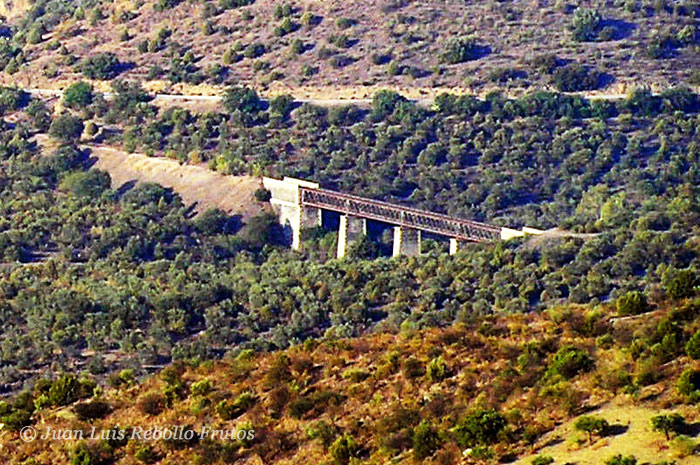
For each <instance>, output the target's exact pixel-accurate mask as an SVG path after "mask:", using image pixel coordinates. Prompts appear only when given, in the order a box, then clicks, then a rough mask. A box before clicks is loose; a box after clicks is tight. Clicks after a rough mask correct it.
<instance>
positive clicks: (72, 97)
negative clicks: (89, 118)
mask: <svg viewBox="0 0 700 465" xmlns="http://www.w3.org/2000/svg"><path fill="white" fill-rule="evenodd" d="M92 98H93V93H92V86H91V85H90V84H88V83H87V82H84V81H79V82H76V83H74V84H71V85H70V86H68V88H67V89H66V90H65V92H64V93H63V104H64V105H65V106H67V107H68V108H73V109H80V108H85V107H86V106H88V105H90V104H91V103H92Z"/></svg>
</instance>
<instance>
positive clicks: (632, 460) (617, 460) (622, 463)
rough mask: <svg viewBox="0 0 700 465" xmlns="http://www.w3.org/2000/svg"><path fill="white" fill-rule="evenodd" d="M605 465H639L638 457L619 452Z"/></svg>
mask: <svg viewBox="0 0 700 465" xmlns="http://www.w3.org/2000/svg"><path fill="white" fill-rule="evenodd" d="M605 465H637V458H636V457H635V456H634V455H626V456H622V454H617V455H615V456H613V457H610V458H609V459H608V460H606V461H605Z"/></svg>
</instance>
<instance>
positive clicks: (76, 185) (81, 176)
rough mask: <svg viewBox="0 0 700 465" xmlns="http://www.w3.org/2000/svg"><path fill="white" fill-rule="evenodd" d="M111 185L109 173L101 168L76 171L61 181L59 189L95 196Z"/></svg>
mask: <svg viewBox="0 0 700 465" xmlns="http://www.w3.org/2000/svg"><path fill="white" fill-rule="evenodd" d="M111 185H112V178H110V176H109V173H107V172H106V171H101V170H90V171H78V172H77V173H71V174H69V175H67V176H66V177H65V178H63V181H61V186H60V187H61V190H63V191H67V192H70V193H72V194H73V195H76V196H78V197H88V198H96V197H99V196H100V195H101V194H102V193H103V192H104V191H106V190H107V189H109V188H110V187H111Z"/></svg>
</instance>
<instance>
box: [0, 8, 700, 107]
mask: <svg viewBox="0 0 700 465" xmlns="http://www.w3.org/2000/svg"><path fill="white" fill-rule="evenodd" d="M580 6H581V9H579V10H578V11H577V10H576V7H577V3H576V2H569V3H567V2H554V1H551V0H539V1H521V0H518V1H504V2H486V1H478V2H461V1H452V0H451V1H447V2H446V1H438V0H430V1H420V2H418V1H412V0H381V1H373V0H371V1H370V0H351V1H342V2H341V1H324V2H317V1H290V2H279V1H273V0H256V1H252V0H222V1H220V2H213V1H206V2H189V1H180V0H158V1H153V0H148V1H139V2H133V1H118V2H114V1H108V0H103V1H93V2H89V3H86V4H85V5H84V6H80V7H78V6H76V4H73V3H72V2H70V3H67V2H63V1H61V0H47V1H42V2H39V3H36V4H35V5H33V7H32V9H31V10H30V11H29V12H27V13H25V14H24V16H23V17H22V19H20V18H21V16H17V15H15V17H14V18H13V19H12V20H11V21H10V22H9V24H11V25H13V26H15V29H14V34H13V36H12V39H11V40H9V41H8V43H7V44H6V45H5V46H4V47H3V49H2V51H1V52H0V55H2V57H0V58H1V59H0V65H1V66H2V67H4V68H5V76H4V83H6V84H9V83H20V84H21V85H25V86H29V85H31V86H32V87H54V86H65V85H66V83H69V82H72V81H75V80H77V79H79V78H81V77H86V76H87V77H90V78H95V79H111V78H113V77H114V76H117V75H118V76H120V77H122V78H126V79H138V80H139V81H142V82H144V81H151V82H152V83H151V84H149V85H146V86H147V87H149V86H150V87H158V88H160V89H164V90H168V89H170V90H171V91H173V90H174V91H176V92H183V91H185V92H186V90H185V89H183V87H182V86H183V85H197V84H203V83H204V84H206V86H205V87H203V88H200V89H199V90H198V91H197V92H212V91H213V89H212V87H211V86H217V85H222V84H232V83H235V84H247V85H251V86H254V87H256V88H257V89H258V90H261V91H264V90H266V89H267V90H270V91H272V92H286V93H292V94H295V92H296V91H297V89H299V92H300V94H301V95H300V97H301V96H307V97H311V96H315V97H317V98H319V97H320V98H333V97H334V95H335V94H339V95H345V96H348V93H349V94H350V95H349V96H355V97H363V98H364V97H368V96H370V95H371V92H367V91H363V87H365V86H376V87H380V88H381V87H388V88H394V89H397V90H398V89H406V90H410V89H424V90H425V92H426V93H431V94H434V91H432V90H431V89H435V88H439V89H443V90H444V89H463V90H468V91H471V92H483V91H484V90H485V89H490V88H504V89H509V91H511V92H516V93H517V92H521V91H522V90H525V89H529V88H543V87H553V88H558V89H559V90H582V91H589V90H590V91H601V92H613V93H619V92H623V93H624V90H625V88H627V87H629V86H630V85H642V84H645V85H651V86H653V87H657V88H661V89H663V88H667V87H669V86H672V85H679V84H688V83H691V84H695V85H697V84H698V83H699V82H698V79H700V77H699V76H698V75H697V73H695V72H694V71H693V70H696V69H697V67H698V63H699V62H698V60H699V56H700V55H699V54H698V47H699V46H700V45H699V42H698V41H699V40H700V39H699V37H700V34H698V15H699V12H700V7H698V5H697V3H695V2H692V1H682V2H672V1H668V0H661V1H658V2H654V3H653V4H652V3H651V2H640V1H628V2H616V3H613V2H581V4H580ZM13 12H15V13H17V12H20V13H21V12H22V9H21V8H19V7H18V8H17V9H16V10H13ZM109 54H113V55H109ZM93 60H94V61H93ZM86 63H88V64H87V65H86ZM93 65H96V66H98V67H100V66H106V68H105V69H103V70H102V71H97V72H93V71H90V70H89V69H88V68H91V67H92V66H93ZM577 66H579V67H577ZM581 66H582V67H583V68H581ZM107 68H109V69H107ZM96 69H97V68H94V70H96ZM570 76H576V78H575V79H573V80H570V79H568V77H570ZM158 83H160V84H158ZM347 89H350V90H351V91H350V92H348V91H347ZM328 94H330V95H328Z"/></svg>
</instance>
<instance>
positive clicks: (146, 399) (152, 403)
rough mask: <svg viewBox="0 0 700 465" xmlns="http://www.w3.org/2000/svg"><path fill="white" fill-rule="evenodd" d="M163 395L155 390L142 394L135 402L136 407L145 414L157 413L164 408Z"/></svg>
mask: <svg viewBox="0 0 700 465" xmlns="http://www.w3.org/2000/svg"><path fill="white" fill-rule="evenodd" d="M165 405H166V400H165V397H164V396H163V395H162V394H160V393H157V392H151V393H148V394H144V395H143V396H141V398H140V399H139V400H138V402H137V407H138V409H139V410H140V411H141V412H142V413H145V414H146V415H158V414H160V413H161V412H162V411H163V410H165Z"/></svg>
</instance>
